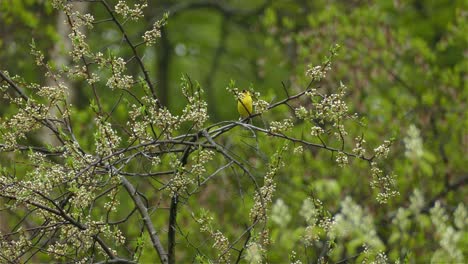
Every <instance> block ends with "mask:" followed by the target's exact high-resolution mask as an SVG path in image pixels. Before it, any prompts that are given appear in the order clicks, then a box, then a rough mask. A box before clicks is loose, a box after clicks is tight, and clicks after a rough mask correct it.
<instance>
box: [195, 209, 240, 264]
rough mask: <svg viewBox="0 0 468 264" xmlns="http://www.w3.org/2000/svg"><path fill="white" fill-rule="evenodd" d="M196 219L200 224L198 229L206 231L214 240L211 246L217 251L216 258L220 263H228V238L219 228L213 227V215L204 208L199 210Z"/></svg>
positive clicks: (229, 255)
mask: <svg viewBox="0 0 468 264" xmlns="http://www.w3.org/2000/svg"><path fill="white" fill-rule="evenodd" d="M196 221H197V222H198V224H199V225H200V231H202V232H205V233H208V234H209V235H210V236H211V238H212V239H213V240H214V243H213V248H215V249H216V251H218V258H219V261H217V262H220V263H230V262H231V261H230V257H231V254H230V252H229V246H230V244H229V240H228V239H227V237H226V236H225V235H224V234H223V233H222V232H221V231H219V230H215V229H214V228H213V226H212V225H213V217H212V216H211V215H210V214H209V212H208V211H206V210H203V209H202V210H201V211H200V216H198V217H196Z"/></svg>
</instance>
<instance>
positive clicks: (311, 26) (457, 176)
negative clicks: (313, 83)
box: [0, 0, 468, 263]
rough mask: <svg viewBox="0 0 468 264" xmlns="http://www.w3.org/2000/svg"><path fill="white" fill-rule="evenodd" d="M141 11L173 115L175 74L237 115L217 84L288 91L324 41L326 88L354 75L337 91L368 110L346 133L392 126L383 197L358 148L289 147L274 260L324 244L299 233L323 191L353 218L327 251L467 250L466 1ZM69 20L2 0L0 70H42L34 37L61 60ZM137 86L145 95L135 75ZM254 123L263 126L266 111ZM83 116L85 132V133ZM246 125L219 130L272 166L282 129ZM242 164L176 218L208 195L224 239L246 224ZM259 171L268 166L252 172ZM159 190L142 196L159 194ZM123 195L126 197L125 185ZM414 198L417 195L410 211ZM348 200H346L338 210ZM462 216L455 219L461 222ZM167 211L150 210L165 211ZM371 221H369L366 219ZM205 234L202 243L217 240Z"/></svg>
mask: <svg viewBox="0 0 468 264" xmlns="http://www.w3.org/2000/svg"><path fill="white" fill-rule="evenodd" d="M109 2H111V3H114V2H116V1H109ZM129 2H131V3H132V1H129ZM135 2H136V1H135ZM114 4H115V3H114ZM77 8H79V9H81V10H82V12H90V13H92V14H93V15H94V17H95V20H96V21H100V20H103V19H106V18H107V14H106V12H104V10H103V8H102V6H100V5H98V4H95V3H80V4H78V5H77ZM145 12H146V13H145V15H146V16H145V18H144V20H143V21H132V20H124V27H125V29H126V31H127V33H128V34H129V36H130V38H131V39H133V40H134V43H139V42H140V41H141V35H142V34H143V33H144V32H145V31H146V30H148V28H150V25H152V24H153V23H154V22H155V21H157V20H158V19H160V18H161V17H162V16H163V14H164V13H165V12H169V21H168V24H167V26H166V27H165V28H164V30H163V32H162V37H161V38H160V39H159V41H158V43H157V44H156V45H155V46H154V47H146V46H142V47H139V52H140V54H141V55H142V57H143V61H144V63H145V65H146V67H147V68H148V70H149V72H150V73H151V78H152V80H153V81H154V82H155V85H156V90H157V94H158V96H159V97H160V99H161V101H162V103H163V105H165V106H166V107H168V109H170V110H171V111H172V112H174V113H177V114H180V113H181V111H182V109H183V107H184V106H185V104H186V102H185V100H182V93H181V89H180V78H181V77H182V76H183V75H187V76H189V77H190V79H191V80H192V81H194V82H198V83H200V86H201V87H202V88H203V89H204V90H205V99H206V101H207V103H208V110H209V115H210V123H216V122H220V121H223V120H236V119H237V118H238V114H237V111H236V101H235V100H234V98H233V96H232V94H230V93H229V92H228V91H227V90H226V87H227V86H228V84H229V82H230V80H234V81H235V82H236V86H237V87H239V88H241V89H244V88H249V87H251V88H253V89H254V90H256V91H258V92H260V93H261V99H263V100H266V101H268V102H274V101H278V100H280V99H282V98H285V97H286V94H285V89H286V90H288V91H289V92H290V93H291V94H294V93H296V92H299V91H300V90H301V89H304V88H305V87H306V86H307V83H308V78H307V77H306V76H305V72H306V69H307V66H308V65H320V64H321V63H322V62H323V60H324V57H325V56H326V55H327V54H328V50H329V48H330V47H331V46H333V45H334V44H339V45H340V46H341V49H340V51H339V55H338V56H337V57H336V58H335V59H334V61H333V64H332V70H331V71H330V72H329V74H328V76H327V78H326V80H324V81H322V82H321V84H320V90H321V91H322V92H324V93H333V92H336V90H337V88H338V87H339V84H340V82H343V83H344V84H345V85H346V86H347V87H348V91H347V97H346V102H347V103H348V106H349V107H350V109H351V111H352V112H357V113H358V115H359V118H360V120H361V121H362V122H361V124H354V123H352V124H349V126H348V129H349V133H350V135H355V136H361V135H365V139H366V141H367V143H368V144H369V146H378V145H379V144H380V143H381V142H382V141H383V140H384V139H389V138H393V139H394V143H393V146H392V150H391V152H390V157H389V159H388V161H387V163H386V164H384V167H385V168H388V169H389V170H390V171H393V173H394V174H395V175H396V176H397V177H396V179H397V190H398V191H399V193H400V195H399V196H397V197H396V198H393V199H392V200H390V201H389V203H388V204H385V205H381V204H379V203H378V202H377V201H375V191H374V190H372V189H371V188H370V187H369V182H370V180H371V179H370V176H368V175H369V171H368V166H367V164H366V163H364V162H359V161H353V162H351V164H350V166H349V167H346V168H339V167H338V166H337V165H336V163H335V161H334V158H333V157H332V156H331V154H330V153H327V152H325V151H319V150H314V149H305V150H304V152H303V154H301V155H299V156H298V155H286V157H285V160H286V163H287V166H286V167H285V168H283V169H282V170H281V173H280V174H279V175H278V177H277V181H278V183H277V192H276V195H275V198H274V201H275V202H274V203H275V205H274V207H275V206H276V207H275V208H276V209H277V210H280V213H279V214H280V216H282V217H279V218H276V219H279V220H277V221H272V222H271V223H270V230H271V235H272V240H274V241H275V242H274V243H272V245H271V248H270V249H269V253H268V254H269V259H268V262H269V263H285V262H288V261H291V258H290V255H291V253H290V252H291V251H293V250H294V251H295V252H296V253H297V258H298V259H301V260H302V261H303V262H304V263H316V260H317V259H318V257H319V256H320V254H321V250H320V249H321V248H322V246H323V245H322V246H321V245H313V246H311V247H304V245H303V244H301V242H300V241H301V238H303V236H304V232H305V227H306V226H307V223H306V221H304V219H303V218H301V216H300V215H301V214H300V213H301V212H302V211H303V210H302V209H301V208H302V207H303V204H304V201H305V200H306V199H307V198H308V197H313V198H315V199H320V200H321V201H322V203H323V207H324V208H325V209H326V210H328V211H329V212H330V213H331V214H332V215H338V214H340V215H341V216H342V217H343V219H345V220H343V221H347V222H346V223H348V224H349V226H346V225H345V224H343V225H342V226H345V227H346V228H344V229H347V231H343V232H341V233H340V231H337V233H338V234H340V235H339V236H338V238H337V240H336V243H337V245H336V246H335V251H333V253H332V254H331V258H330V262H331V263H335V262H339V261H340V260H343V259H345V260H348V261H350V262H354V261H362V260H363V259H362V255H361V256H359V254H358V253H359V252H362V245H363V244H364V243H367V244H370V245H371V246H372V247H373V248H374V249H375V250H377V251H383V252H385V253H386V254H387V255H388V258H389V260H391V261H392V262H395V261H397V260H399V261H402V262H404V261H409V262H411V263H428V262H429V261H433V262H437V263H440V262H444V263H462V262H463V261H466V256H467V253H468V252H467V248H468V238H467V237H468V236H467V234H468V233H467V228H468V224H467V223H466V221H467V218H466V215H464V217H463V214H462V213H459V214H462V216H459V217H458V218H457V217H456V216H455V215H456V214H455V215H454V213H455V212H458V211H457V208H464V212H465V213H466V205H464V204H466V202H467V197H468V195H467V194H468V192H467V188H466V184H467V180H468V166H467V164H468V155H467V154H468V111H467V101H468V87H467V69H468V60H467V56H468V28H467V25H468V19H467V15H468V2H467V1H463V0H459V1H456V0H454V1H452V0H446V1H443V0H439V1H416V0H407V1H399V0H395V1H386V0H381V1H372V0H370V1H359V0H350V1H338V0H336V1H320V0H317V1H300V0H295V1H294V0H281V1H260V0H249V1H246V0H232V1H219V2H218V1H216V2H215V1H182V0H181V1H162V0H161V1H148V8H146V9H145ZM63 21H64V17H61V16H60V15H59V13H57V12H56V10H54V9H52V7H51V4H50V1H44V0H22V1H20V0H6V1H5V0H3V1H1V2H0V70H7V71H8V72H9V73H10V75H12V76H13V75H19V76H21V77H22V78H23V79H24V81H25V82H36V83H39V84H41V85H45V83H46V82H47V80H46V78H45V77H44V72H43V71H42V70H41V69H39V68H37V67H36V66H35V64H34V58H33V57H32V56H31V55H30V46H29V43H31V40H32V39H34V41H35V43H36V45H37V46H38V48H39V49H41V50H43V51H44V52H45V55H46V58H47V59H49V60H51V61H54V62H55V63H57V65H60V64H69V63H70V59H69V58H67V55H66V54H67V44H66V43H67V42H66V39H67V38H66V35H67V34H68V33H67V30H66V29H61V27H63ZM87 40H88V42H89V45H90V46H91V47H92V50H93V51H102V52H103V53H104V52H106V51H107V50H112V52H113V53H114V54H116V55H118V56H123V57H126V58H130V57H131V53H130V50H129V49H128V46H126V44H125V42H124V41H123V40H122V35H121V34H120V32H119V31H118V29H117V28H116V27H115V25H113V24H111V23H106V22H102V23H99V24H96V25H95V26H94V28H93V29H92V30H89V32H88V37H87ZM133 63H134V61H133V62H131V63H130V64H129V65H128V67H129V68H128V69H129V72H130V73H131V74H133V75H135V76H138V75H141V73H140V72H138V68H137V67H134V66H135V65H133ZM69 85H70V90H72V96H71V97H70V100H71V102H72V103H73V105H74V106H75V107H76V112H75V115H76V118H77V119H78V120H79V121H78V123H79V124H86V122H87V120H90V119H91V118H92V116H91V115H90V112H89V111H88V110H87V109H88V106H89V104H90V98H92V97H91V96H90V95H91V94H92V91H91V89H89V87H87V86H86V83H84V82H82V81H73V80H71V81H69ZM98 92H99V93H100V94H101V96H102V97H103V98H108V99H109V100H106V99H104V100H103V105H104V108H105V109H107V110H108V111H109V110H110V109H111V108H112V106H113V102H114V100H112V98H113V99H115V97H113V94H112V91H110V90H109V89H108V88H106V87H104V86H101V87H100V88H99V91H98ZM134 92H135V93H136V94H138V95H140V96H141V95H143V91H141V90H138V89H135V91H134ZM5 102H6V101H2V99H0V115H2V114H6V113H9V112H11V109H10V107H9V105H8V104H6V103H5ZM294 106H296V105H293V107H294ZM127 111H128V109H126V108H119V109H118V111H117V112H116V114H115V115H116V116H115V117H114V118H115V119H114V120H113V121H114V122H116V123H119V122H122V120H125V119H126V118H127ZM290 115H291V111H290V110H289V109H288V108H286V107H284V108H281V109H279V110H278V111H274V112H271V113H267V114H266V115H265V116H263V117H262V118H263V119H264V120H266V121H273V120H282V119H283V118H286V117H288V116H290ZM254 123H256V124H257V125H261V124H262V121H261V120H255V121H254ZM83 126H84V127H83V129H82V130H83V131H81V132H83V133H81V134H80V137H81V138H80V139H81V140H82V141H83V142H91V141H92V137H89V138H86V137H87V136H89V135H88V134H86V133H85V131H86V126H85V125H83ZM306 128H307V124H303V123H300V122H298V123H297V124H296V126H295V128H294V129H293V131H292V132H291V134H292V135H296V137H302V136H303V131H304V129H306ZM77 131H80V130H77ZM306 131H307V130H306ZM246 134H247V133H246V131H241V130H239V131H236V134H234V136H233V137H230V138H227V137H226V138H223V139H221V140H222V143H224V144H225V145H228V146H230V149H231V150H232V151H233V152H234V153H236V154H237V155H239V156H241V157H242V159H243V160H246V161H248V162H249V164H250V166H252V168H253V169H258V170H259V171H265V168H264V167H265V162H267V161H268V159H269V158H270V157H271V155H272V153H273V152H274V151H275V150H276V149H277V147H278V146H280V145H281V144H282V141H280V140H278V139H270V138H268V137H260V138H259V139H258V142H256V141H255V140H253V139H251V138H248V137H247V136H246ZM91 136H92V134H91ZM306 136H308V135H306ZM89 144H91V143H89ZM251 146H255V148H251ZM90 148H91V147H90ZM252 149H255V150H256V151H252ZM371 149H372V148H371ZM220 160H222V159H221V158H220ZM220 160H215V161H214V162H213V164H212V165H210V166H212V167H209V169H208V171H211V172H212V171H214V170H215V169H216V168H217V167H218V166H219V164H220V163H221V161H220ZM236 173H237V172H235V171H231V172H225V173H224V174H223V177H220V178H217V179H216V180H214V182H213V183H212V184H211V185H209V187H206V188H205V189H204V190H203V191H202V193H201V194H199V195H196V196H195V197H193V198H191V199H189V200H188V201H187V203H186V205H185V206H184V207H182V208H181V209H180V210H181V214H180V219H179V225H181V226H183V229H184V230H185V231H187V232H188V233H192V232H194V233H197V231H195V230H196V229H198V225H197V224H196V223H195V222H194V221H193V219H191V213H192V212H193V213H198V211H199V210H200V209H199V207H204V208H207V209H209V210H210V211H211V212H212V213H213V214H214V215H215V216H216V217H215V219H216V221H217V222H219V223H220V224H219V225H220V227H222V228H223V229H222V230H223V232H225V234H227V236H228V237H230V238H231V239H235V238H236V237H237V236H236V235H235V234H237V235H239V232H241V230H243V229H245V225H248V210H249V208H250V207H251V205H252V199H251V198H245V197H244V196H246V197H247V196H249V193H250V194H251V193H252V192H253V189H252V187H242V186H248V185H249V180H248V179H243V178H241V179H239V176H235V177H234V176H233V175H235V174H236ZM256 176H258V177H261V176H262V174H261V172H259V173H258V175H257V174H256ZM141 188H143V189H144V188H145V187H143V186H142V187H141ZM148 188H149V187H148ZM156 196H157V194H155V195H154V197H151V196H149V197H148V198H149V199H150V201H155V200H157V199H158V198H157V197H156ZM346 197H348V198H346ZM127 198H128V197H127ZM418 199H419V200H418ZM436 200H440V206H441V207H442V208H443V210H444V212H445V214H446V215H447V216H448V218H447V219H446V226H447V228H448V226H450V227H452V229H453V232H454V233H453V234H454V235H453V236H455V237H456V234H458V239H453V240H450V239H448V241H449V242H446V243H445V242H444V241H445V240H444V236H450V235H447V234H446V232H447V230H446V229H444V230H439V229H438V228H437V225H436V221H435V220H434V215H433V214H431V213H430V208H432V207H434V205H435V203H436ZM122 201H126V198H125V196H123V197H122ZM278 201H281V202H278ZM418 201H420V202H418ZM128 202H130V201H128ZM278 204H279V205H278ZM415 204H420V207H419V210H416V212H413V211H411V210H412V209H411V208H413V207H414V206H415ZM122 206H123V207H125V206H126V205H125V202H122ZM128 206H129V205H128ZM353 206H357V207H359V208H361V209H362V211H360V210H358V209H356V208H355V207H353ZM412 206H413V207H412ZM349 208H354V209H353V210H351V212H348V214H346V212H347V210H345V209H348V210H349ZM459 210H460V211H459V212H463V210H462V209H459ZM288 215H289V217H287V216H288ZM353 217H355V218H356V220H355V221H354V220H353ZM460 217H461V219H463V221H462V222H464V224H462V225H458V224H457V223H456V222H457V221H458V220H457V219H460ZM166 220H167V219H165V218H158V219H154V222H155V225H156V226H158V225H163V224H164V223H165V221H166ZM12 221H13V220H12ZM405 221H406V222H405ZM353 223H354V224H353ZM122 228H123V229H124V230H125V232H126V233H137V232H138V230H137V228H136V227H132V226H126V227H122ZM369 230H375V234H370V233H371V232H369ZM193 236H194V240H195V241H198V242H200V241H202V238H200V237H203V236H202V235H196V234H194V235H193ZM178 242H179V243H180V245H178V252H179V255H178V259H179V260H180V262H181V263H184V262H188V261H192V260H193V258H194V257H193V256H195V255H197V251H196V250H195V249H194V248H193V247H191V246H189V243H188V241H185V240H184V239H183V237H182V236H180V237H179V240H178ZM129 243H133V242H131V241H130V242H129ZM200 243H201V242H200ZM444 243H445V244H444ZM447 243H448V244H447ZM147 246H148V251H146V252H145V251H144V252H143V254H142V257H141V259H140V261H141V262H142V263H149V262H151V260H152V259H154V252H150V246H149V243H148V244H147ZM205 247H206V248H204V250H205V251H204V252H208V253H206V254H207V255H209V254H210V253H209V252H210V250H212V249H211V248H210V246H209V245H208V246H206V245H205ZM356 254H358V256H356ZM460 254H461V257H460ZM354 256H356V257H354ZM359 257H361V258H359ZM43 258H44V259H47V257H45V256H43ZM460 261H461V262H460Z"/></svg>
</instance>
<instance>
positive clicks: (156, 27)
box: [143, 13, 169, 46]
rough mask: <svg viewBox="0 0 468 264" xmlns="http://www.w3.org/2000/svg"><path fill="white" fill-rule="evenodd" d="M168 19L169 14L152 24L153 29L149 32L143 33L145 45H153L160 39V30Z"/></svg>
mask: <svg viewBox="0 0 468 264" xmlns="http://www.w3.org/2000/svg"><path fill="white" fill-rule="evenodd" d="M168 17H169V14H168V13H165V14H164V16H163V18H162V19H160V20H158V21H156V22H155V23H154V24H153V28H152V29H151V30H148V31H146V32H145V34H144V35H143V40H144V41H145V42H146V45H148V46H151V45H154V44H155V43H156V40H157V39H158V38H160V37H161V29H162V27H164V26H165V25H166V24H167V19H168Z"/></svg>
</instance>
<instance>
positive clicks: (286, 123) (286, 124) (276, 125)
mask: <svg viewBox="0 0 468 264" xmlns="http://www.w3.org/2000/svg"><path fill="white" fill-rule="evenodd" d="M293 127H294V123H293V121H292V120H291V119H289V118H286V119H283V121H282V122H280V121H272V122H271V123H270V131H271V133H275V134H277V133H284V132H286V131H288V130H291V129H292V128H293Z"/></svg>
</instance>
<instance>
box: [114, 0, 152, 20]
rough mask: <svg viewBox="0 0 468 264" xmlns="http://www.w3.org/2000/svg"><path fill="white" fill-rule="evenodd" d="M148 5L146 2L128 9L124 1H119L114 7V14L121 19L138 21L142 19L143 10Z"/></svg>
mask: <svg viewBox="0 0 468 264" xmlns="http://www.w3.org/2000/svg"><path fill="white" fill-rule="evenodd" d="M147 6H148V4H147V3H146V1H143V3H142V4H135V5H134V6H133V8H130V7H129V6H128V5H127V3H126V1H122V0H120V1H119V2H118V3H117V4H116V5H115V8H114V10H115V12H116V13H117V14H119V15H121V16H122V17H123V18H128V17H129V18H130V19H131V20H138V19H140V18H142V17H143V9H144V8H146V7H147Z"/></svg>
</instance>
